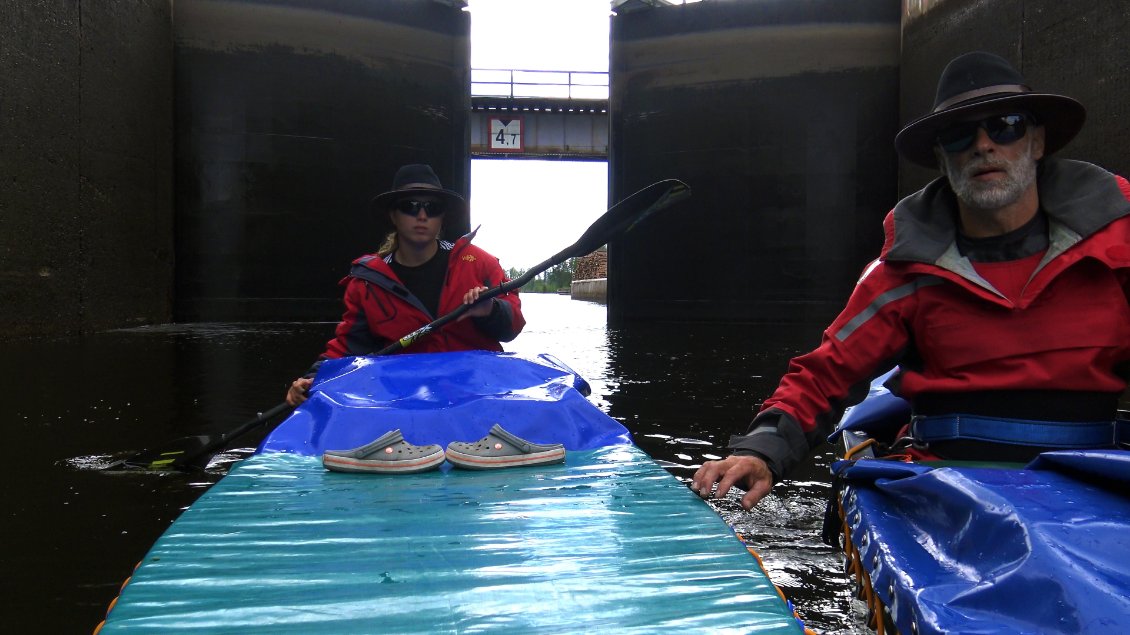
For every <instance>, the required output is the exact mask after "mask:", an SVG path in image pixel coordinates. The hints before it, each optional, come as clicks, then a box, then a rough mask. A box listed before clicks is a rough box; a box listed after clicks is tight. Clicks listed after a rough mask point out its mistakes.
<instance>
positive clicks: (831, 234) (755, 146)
mask: <svg viewBox="0 0 1130 635" xmlns="http://www.w3.org/2000/svg"><path fill="white" fill-rule="evenodd" d="M899 19H900V13H899V3H898V2H897V1H896V0H882V1H880V0H858V1H853V2H839V1H835V0H824V1H815V0H814V1H805V2H798V1H796V0H758V1H756V2H754V1H748V2H737V1H732V2H702V3H697V4H690V5H683V6H671V7H663V8H656V9H648V10H639V11H634V12H622V13H620V14H618V15H616V16H615V17H614V18H613V19H612V53H611V79H610V83H611V87H612V89H611V94H612V99H611V107H610V110H611V122H612V123H611V126H612V133H611V137H612V143H611V146H612V151H611V154H610V157H609V174H610V197H611V198H612V199H613V200H615V199H617V198H620V197H623V196H626V195H627V194H629V193H631V192H632V191H634V190H636V189H638V188H640V187H642V186H644V185H646V184H648V183H650V182H653V181H657V180H659V179H662V178H669V177H674V178H679V179H682V180H684V181H686V182H687V183H688V184H689V185H690V186H691V187H692V189H693V191H694V195H693V196H692V197H691V199H690V200H689V202H687V203H684V204H683V205H682V206H681V207H680V208H677V209H674V210H672V211H670V212H668V213H665V214H664V215H662V216H658V217H654V218H650V219H648V220H647V221H646V222H644V223H641V224H640V225H638V226H637V227H635V228H634V229H633V230H632V232H631V233H630V234H628V235H627V236H625V237H624V238H623V239H620V240H617V241H615V242H613V243H612V244H610V245H609V249H608V253H609V281H608V306H609V318H610V321H611V322H612V323H613V324H621V323H626V322H633V321H641V320H651V319H668V320H717V321H770V322H772V321H786V320H787V321H797V320H813V321H820V322H823V321H827V320H828V319H830V318H831V317H833V316H834V315H835V312H836V311H837V310H838V309H839V308H840V306H842V303H843V300H844V298H846V296H847V294H848V293H849V292H850V289H851V287H852V286H853V284H854V283H855V280H856V278H857V277H858V274H859V272H860V271H861V269H862V267H863V266H864V264H865V263H866V262H867V261H868V260H870V259H872V258H874V257H875V254H876V253H877V252H878V249H879V247H880V245H881V241H882V230H881V220H882V217H883V215H884V214H885V213H886V211H887V210H888V209H889V208H890V207H891V205H892V204H893V203H894V202H895V194H896V188H895V184H896V169H897V168H896V166H897V162H896V158H895V153H894V150H893V147H892V144H891V140H892V139H893V137H894V134H895V132H896V124H897V121H898V113H897V104H898V92H897V91H898V53H899Z"/></svg>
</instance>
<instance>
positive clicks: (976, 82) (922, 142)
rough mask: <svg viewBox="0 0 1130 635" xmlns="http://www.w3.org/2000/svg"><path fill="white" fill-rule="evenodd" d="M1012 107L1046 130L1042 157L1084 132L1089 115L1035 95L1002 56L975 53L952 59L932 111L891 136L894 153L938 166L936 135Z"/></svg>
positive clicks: (1059, 98)
mask: <svg viewBox="0 0 1130 635" xmlns="http://www.w3.org/2000/svg"><path fill="white" fill-rule="evenodd" d="M990 108H991V109H994V110H996V109H998V108H1012V109H1016V110H1020V111H1026V112H1029V113H1032V114H1033V115H1035V116H1036V119H1037V120H1038V122H1039V123H1040V124H1041V125H1043V126H1044V154H1045V155H1049V154H1051V153H1053V152H1055V151H1056V150H1059V149H1060V148H1062V147H1063V146H1065V145H1067V144H1068V142H1070V141H1071V140H1072V139H1073V138H1074V137H1075V135H1076V134H1078V133H1079V130H1080V129H1082V127H1083V121H1084V120H1086V118H1087V110H1086V109H1085V108H1084V107H1083V104H1081V103H1079V102H1078V101H1075V100H1074V99H1072V98H1070V97H1065V96H1063V95H1054V94H1051V93H1036V92H1032V89H1031V88H1029V87H1028V85H1027V84H1026V83H1025V81H1024V77H1023V76H1022V75H1021V74H1020V73H1019V72H1018V71H1017V70H1016V69H1015V68H1013V67H1012V65H1011V64H1009V63H1008V61H1007V60H1005V59H1004V58H1002V57H999V56H997V55H993V54H992V53H985V52H983V51H974V52H972V53H966V54H964V55H959V56H958V57H955V58H954V59H953V60H952V61H950V63H949V64H947V65H946V68H945V70H943V71H942V76H941V77H940V78H939V79H938V92H937V95H936V96H935V97H934V108H933V110H932V111H931V112H930V113H929V114H928V115H926V116H924V117H920V118H918V119H916V120H914V121H912V122H910V123H909V124H907V125H906V127H905V128H903V129H902V130H901V131H899V133H898V135H896V136H895V149H896V150H898V153H899V154H901V155H902V156H903V157H904V158H906V160H908V161H910V162H912V163H916V164H918V165H922V166H925V167H930V168H932V167H937V165H938V163H937V157H936V156H935V155H934V145H935V142H936V140H937V137H938V133H939V132H940V131H941V130H942V129H943V128H945V127H946V126H948V125H949V124H951V123H953V122H954V121H957V120H959V119H961V118H962V117H963V116H966V115H969V114H973V113H975V112H976V111H978V110H984V109H990Z"/></svg>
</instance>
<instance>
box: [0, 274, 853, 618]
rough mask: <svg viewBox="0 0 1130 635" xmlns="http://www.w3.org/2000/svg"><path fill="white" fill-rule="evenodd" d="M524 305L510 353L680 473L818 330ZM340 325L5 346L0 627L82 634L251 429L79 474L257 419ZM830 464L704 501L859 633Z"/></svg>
mask: <svg viewBox="0 0 1130 635" xmlns="http://www.w3.org/2000/svg"><path fill="white" fill-rule="evenodd" d="M523 302H524V305H525V308H526V313H527V318H528V321H529V325H528V326H527V328H526V330H525V332H524V333H523V334H522V335H521V336H519V337H518V339H517V340H515V341H514V342H513V343H511V344H509V345H508V346H507V348H508V349H509V350H518V351H522V352H530V353H541V352H548V353H551V354H553V355H554V356H556V357H558V358H560V359H561V360H563V361H565V362H566V363H567V364H569V365H570V366H571V367H573V368H574V369H575V370H577V371H578V372H579V373H580V374H581V375H582V376H584V377H585V378H586V379H587V380H588V381H589V383H590V384H591V386H592V388H593V395H592V397H591V400H592V401H593V402H594V403H595V404H596V405H597V406H598V407H600V408H601V409H603V410H604V411H605V412H607V413H609V415H610V416H612V417H613V418H615V419H617V420H619V421H621V422H623V423H624V424H625V425H626V426H627V427H628V428H629V429H630V430H631V431H632V433H633V436H634V438H635V440H636V443H637V444H638V445H639V446H640V447H641V448H643V449H644V450H645V451H646V452H648V453H649V454H650V455H651V456H652V457H653V458H655V459H656V460H658V461H660V462H661V463H662V464H663V465H664V466H666V467H667V468H668V469H669V470H670V471H671V472H672V473H674V474H675V475H676V476H677V477H679V478H681V479H683V480H684V481H686V480H689V477H690V474H691V473H692V472H693V470H694V468H696V467H697V466H698V465H699V464H701V462H702V461H703V460H704V459H708V458H717V457H720V456H723V455H724V454H725V450H724V447H725V445H726V442H727V440H728V438H729V436H730V435H731V434H734V433H739V432H742V431H744V429H745V426H746V424H747V423H748V421H749V419H750V418H751V416H752V413H753V409H754V408H755V406H756V404H757V402H758V401H759V400H760V399H761V398H763V397H764V396H766V395H768V394H769V393H770V392H771V391H772V389H773V387H774V386H775V384H776V381H777V379H778V377H779V375H780V374H781V372H782V371H783V370H784V368H785V365H786V364H787V361H788V359H789V358H790V357H792V356H793V355H795V354H796V353H798V352H800V351H803V350H806V349H808V348H809V347H811V346H812V345H813V344H815V342H816V340H817V338H818V336H819V327H818V326H815V327H799V326H798V327H790V328H772V329H769V328H751V327H743V326H733V325H650V326H640V327H633V328H631V329H630V330H612V331H610V330H609V329H607V328H606V326H605V319H604V316H605V309H604V307H603V306H602V305H600V304H595V303H589V302H579V301H571V300H569V298H568V297H566V296H557V295H532V294H527V295H525V296H523ZM333 326H334V325H333V323H314V324H310V323H304V324H254V325H238V324H199V325H168V326H161V327H149V328H141V329H131V330H127V331H113V332H107V333H100V334H97V335H93V336H88V337H84V338H58V339H50V340H34V341H23V342H8V343H2V344H0V353H2V354H3V358H4V359H5V361H7V362H8V363H6V364H5V365H4V368H3V370H0V381H2V382H3V385H4V386H5V388H6V389H7V390H8V394H9V404H8V408H6V409H5V414H4V421H5V424H6V425H5V427H6V429H7V430H9V431H10V435H11V436H10V438H9V441H10V443H9V445H8V450H9V451H8V453H7V455H6V456H5V461H4V465H5V473H4V474H5V479H4V480H5V484H4V487H3V488H0V509H3V510H4V514H5V520H4V534H5V537H7V538H8V541H7V542H8V544H7V545H6V547H7V548H6V549H5V550H4V551H3V554H2V555H0V566H2V567H3V570H4V571H6V572H7V573H8V575H7V576H6V577H5V580H6V581H5V589H4V596H5V598H6V599H7V601H8V602H9V606H11V607H12V608H13V609H14V610H12V611H9V617H8V623H9V625H15V626H16V627H17V630H20V631H24V632H59V633H62V632H67V633H69V632H89V631H90V629H92V628H93V627H94V625H95V624H97V623H98V621H99V620H101V619H102V616H103V614H104V612H105V609H106V606H107V604H108V603H109V601H110V600H111V599H112V598H113V597H114V596H116V595H117V591H118V587H119V586H120V585H121V583H122V581H123V580H124V579H125V578H126V577H127V576H128V575H129V573H130V570H131V569H132V567H133V565H134V563H136V562H138V561H139V560H140V559H141V558H142V557H143V556H144V554H145V552H146V551H147V550H148V548H149V547H150V545H152V543H153V542H154V541H155V540H156V539H157V537H158V536H159V535H160V534H161V532H163V531H164V530H165V529H166V528H167V527H168V525H169V523H171V522H172V520H173V519H174V518H175V517H176V516H177V515H178V514H179V513H180V511H181V510H182V509H184V508H185V507H187V506H188V505H189V504H191V502H192V501H193V500H195V498H196V497H197V496H199V494H200V493H201V492H202V491H203V490H204V489H205V488H207V487H208V486H209V485H210V484H212V483H214V482H215V481H216V480H218V479H219V478H220V477H221V476H222V475H223V473H224V472H225V471H226V468H227V465H229V464H230V463H231V462H232V461H235V460H237V459H239V458H240V457H242V456H245V455H246V454H247V453H249V452H250V450H251V448H253V447H254V446H255V444H257V443H258V441H259V438H260V437H261V436H262V432H261V431H259V432H256V433H253V434H251V435H249V436H247V437H245V438H243V439H240V440H238V441H237V442H236V443H235V445H236V446H237V447H235V448H231V449H229V451H228V452H226V453H225V454H223V455H221V456H220V457H218V459H217V461H215V462H213V464H212V465H211V466H210V468H209V469H208V471H206V472H203V473H198V474H175V473H174V474H157V473H142V472H134V473H110V472H100V471H97V470H94V469H84V468H88V467H91V466H93V467H97V466H99V465H102V464H105V463H106V462H108V461H109V460H110V459H113V458H115V457H121V456H123V455H128V454H129V453H131V452H133V451H137V450H141V449H143V448H148V447H154V446H160V445H161V444H162V443H166V442H168V441H170V440H171V439H174V438H177V437H180V436H184V435H189V434H200V433H217V432H220V431H223V430H228V429H231V428H234V427H235V426H237V425H239V424H240V423H242V422H244V421H246V420H248V419H250V418H252V417H254V416H255V414H256V413H257V412H258V411H262V410H266V409H267V408H269V407H271V406H273V405H274V404H276V403H278V402H280V401H282V398H283V396H284V393H285V385H286V383H287V382H289V380H290V379H291V378H293V377H294V376H296V375H297V374H299V373H301V372H302V371H303V370H304V369H305V368H306V367H308V365H309V363H310V362H311V360H312V359H313V358H314V357H315V356H316V355H317V354H318V353H319V352H320V351H321V350H322V347H323V345H324V344H325V341H326V340H327V339H329V338H330V337H331V335H332V331H333ZM829 461H830V454H829V453H824V454H821V455H818V456H817V457H815V459H814V460H813V461H811V462H810V463H809V464H808V465H806V466H804V468H802V469H801V470H800V471H799V474H798V475H797V480H794V481H791V482H787V483H784V484H782V485H780V486H778V487H777V488H775V489H774V492H773V494H772V495H771V496H770V497H768V498H767V499H766V500H765V501H764V502H763V503H762V505H760V506H759V507H758V508H757V509H756V510H754V511H753V512H751V513H747V512H745V511H744V510H741V509H740V507H738V506H737V503H736V499H730V500H727V501H723V502H722V503H720V504H717V505H715V507H716V509H718V511H719V512H720V513H721V514H722V515H723V516H724V517H725V518H726V519H727V521H728V522H730V524H731V525H733V526H734V527H735V528H736V529H737V530H738V531H740V532H743V533H745V534H748V535H750V536H752V540H753V543H754V544H755V545H757V547H758V551H759V553H760V554H761V555H762V557H763V560H764V562H765V565H766V566H767V568H768V569H769V570H770V572H771V574H772V576H773V579H774V581H775V582H776V583H777V584H778V585H780V586H782V587H783V588H784V589H785V591H786V593H787V594H788V595H789V596H790V597H791V598H793V599H794V600H795V601H796V602H797V604H798V605H799V608H800V611H801V614H802V616H803V617H804V618H805V619H806V620H807V621H808V622H809V625H810V626H812V627H814V628H816V629H817V630H819V631H821V632H826V633H857V632H858V633H865V632H867V631H866V630H865V629H863V628H862V627H861V626H860V624H861V620H860V619H859V617H858V616H857V615H853V614H852V612H853V610H856V609H855V608H854V607H855V606H856V603H854V602H853V601H851V599H850V596H851V587H850V585H849V583H848V581H847V579H846V578H845V577H844V576H843V575H841V574H840V573H839V566H840V564H839V559H838V556H836V555H835V554H834V553H833V552H832V551H831V550H830V549H829V548H828V547H826V546H824V545H822V544H821V543H820V542H819V524H820V521H821V517H822V513H823V504H824V498H825V496H826V495H827V465H828V463H829ZM13 620H15V622H13ZM19 627H23V628H19Z"/></svg>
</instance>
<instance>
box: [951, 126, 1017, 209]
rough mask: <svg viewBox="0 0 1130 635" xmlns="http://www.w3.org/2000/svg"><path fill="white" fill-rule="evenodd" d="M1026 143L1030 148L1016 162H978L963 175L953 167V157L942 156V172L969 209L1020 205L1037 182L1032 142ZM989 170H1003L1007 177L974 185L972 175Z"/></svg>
mask: <svg viewBox="0 0 1130 635" xmlns="http://www.w3.org/2000/svg"><path fill="white" fill-rule="evenodd" d="M1027 141H1028V143H1027V145H1028V147H1027V148H1026V149H1025V151H1024V154H1023V155H1021V156H1019V157H1017V158H1016V159H1015V160H1014V161H1007V160H1003V159H984V158H982V159H976V160H974V161H970V162H969V163H968V164H967V165H966V166H965V169H964V170H961V171H958V169H957V166H955V165H954V164H953V157H951V156H950V155H948V154H945V153H942V154H943V157H944V159H945V160H944V163H943V164H942V169H943V171H944V172H945V175H946V177H947V178H948V179H949V182H950V187H951V188H953V193H954V194H956V195H957V200H959V201H961V202H962V203H964V204H965V206H966V207H969V208H972V209H981V210H996V209H1000V208H1002V207H1005V206H1008V205H1011V204H1013V203H1015V202H1016V201H1018V200H1019V199H1020V196H1021V195H1022V194H1023V193H1024V191H1025V190H1027V189H1028V188H1029V187H1030V186H1031V185H1032V184H1033V183H1035V182H1036V161H1034V160H1033V159H1032V143H1031V140H1030V139H1029V140H1027ZM986 167H992V168H999V169H1003V170H1004V171H1005V173H1006V174H1007V176H1006V177H1005V178H1004V179H1002V180H1000V181H997V182H994V183H980V182H977V181H974V180H973V174H974V173H976V172H977V171H978V170H982V169H984V168H986Z"/></svg>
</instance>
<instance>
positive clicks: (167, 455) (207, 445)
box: [102, 401, 291, 470]
mask: <svg viewBox="0 0 1130 635" xmlns="http://www.w3.org/2000/svg"><path fill="white" fill-rule="evenodd" d="M290 409H291V405H290V404H288V403H287V402H285V401H284V402H282V403H280V404H278V405H277V406H275V407H274V408H271V409H270V410H268V411H266V412H261V413H259V414H258V415H256V416H255V418H254V419H252V420H250V421H247V422H245V423H244V424H243V425H241V426H239V427H238V428H235V429H234V430H229V431H228V432H225V433H223V434H217V435H205V434H202V435H197V436H194V437H181V438H180V439H177V440H175V441H173V442H171V443H169V444H167V445H165V446H164V447H162V448H160V449H158V450H145V451H142V452H138V453H137V454H134V455H133V456H130V457H128V458H125V459H122V460H120V461H115V462H113V463H111V464H110V465H107V466H106V467H104V468H102V469H104V470H113V469H118V468H123V467H126V468H141V469H145V470H183V469H187V468H190V467H199V465H200V463H202V462H203V461H206V460H207V459H208V458H209V457H211V456H212V454H214V453H215V451H216V450H218V449H220V448H222V447H223V446H225V445H227V444H228V442H230V441H231V440H232V439H235V438H236V437H239V436H242V435H244V434H246V433H247V432H248V431H250V430H252V429H254V428H257V427H259V426H261V425H263V424H265V423H267V422H269V421H270V420H271V419H274V418H275V417H277V416H278V415H281V414H283V413H285V412H289V411H290Z"/></svg>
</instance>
